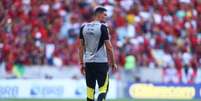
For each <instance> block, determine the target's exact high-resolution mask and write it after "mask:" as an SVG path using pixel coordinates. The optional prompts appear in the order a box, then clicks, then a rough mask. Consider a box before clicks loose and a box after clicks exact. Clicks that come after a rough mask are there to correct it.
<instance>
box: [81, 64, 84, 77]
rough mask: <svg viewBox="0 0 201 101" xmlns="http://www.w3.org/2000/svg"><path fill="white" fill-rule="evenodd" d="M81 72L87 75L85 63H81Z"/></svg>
mask: <svg viewBox="0 0 201 101" xmlns="http://www.w3.org/2000/svg"><path fill="white" fill-rule="evenodd" d="M80 72H81V73H82V75H85V65H84V64H81V68H80Z"/></svg>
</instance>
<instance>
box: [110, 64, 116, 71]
mask: <svg viewBox="0 0 201 101" xmlns="http://www.w3.org/2000/svg"><path fill="white" fill-rule="evenodd" d="M111 67H112V73H115V72H116V71H117V64H112V65H111Z"/></svg>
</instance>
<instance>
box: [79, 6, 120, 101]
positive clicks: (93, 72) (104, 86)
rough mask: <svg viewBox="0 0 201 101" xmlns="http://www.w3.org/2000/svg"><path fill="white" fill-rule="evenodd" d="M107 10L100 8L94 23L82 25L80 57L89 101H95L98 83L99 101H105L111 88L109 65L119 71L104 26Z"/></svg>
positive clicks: (97, 10)
mask: <svg viewBox="0 0 201 101" xmlns="http://www.w3.org/2000/svg"><path fill="white" fill-rule="evenodd" d="M106 11H107V10H106V9H105V8H103V7H98V8H96V9H95V11H94V21H92V22H90V23H86V24H84V25H82V27H81V29H80V46H79V56H80V65H81V73H82V74H85V76H86V84H87V101H94V94H95V85H96V81H97V82H98V86H99V96H98V101H105V98H106V94H107V91H108V87H109V77H108V69H109V65H108V64H109V63H108V61H110V62H111V63H110V64H111V67H112V69H113V70H115V69H117V65H116V63H115V59H114V53H113V47H112V44H111V42H110V39H109V31H108V28H107V26H106V25H105V24H104V22H105V19H106V16H107V14H106Z"/></svg>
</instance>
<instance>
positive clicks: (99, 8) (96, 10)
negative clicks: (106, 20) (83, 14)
mask: <svg viewBox="0 0 201 101" xmlns="http://www.w3.org/2000/svg"><path fill="white" fill-rule="evenodd" d="M106 11H107V9H105V8H104V7H97V8H96V9H95V10H94V15H97V14H99V13H103V12H106Z"/></svg>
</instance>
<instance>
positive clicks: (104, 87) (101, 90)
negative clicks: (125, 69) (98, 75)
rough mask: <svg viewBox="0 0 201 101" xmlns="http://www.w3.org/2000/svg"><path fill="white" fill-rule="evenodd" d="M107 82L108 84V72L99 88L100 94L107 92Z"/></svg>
mask: <svg viewBox="0 0 201 101" xmlns="http://www.w3.org/2000/svg"><path fill="white" fill-rule="evenodd" d="M108 84H109V77H108V74H107V76H106V79H105V83H104V85H103V86H102V87H100V88H99V93H100V94H101V93H106V92H107V86H108Z"/></svg>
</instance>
